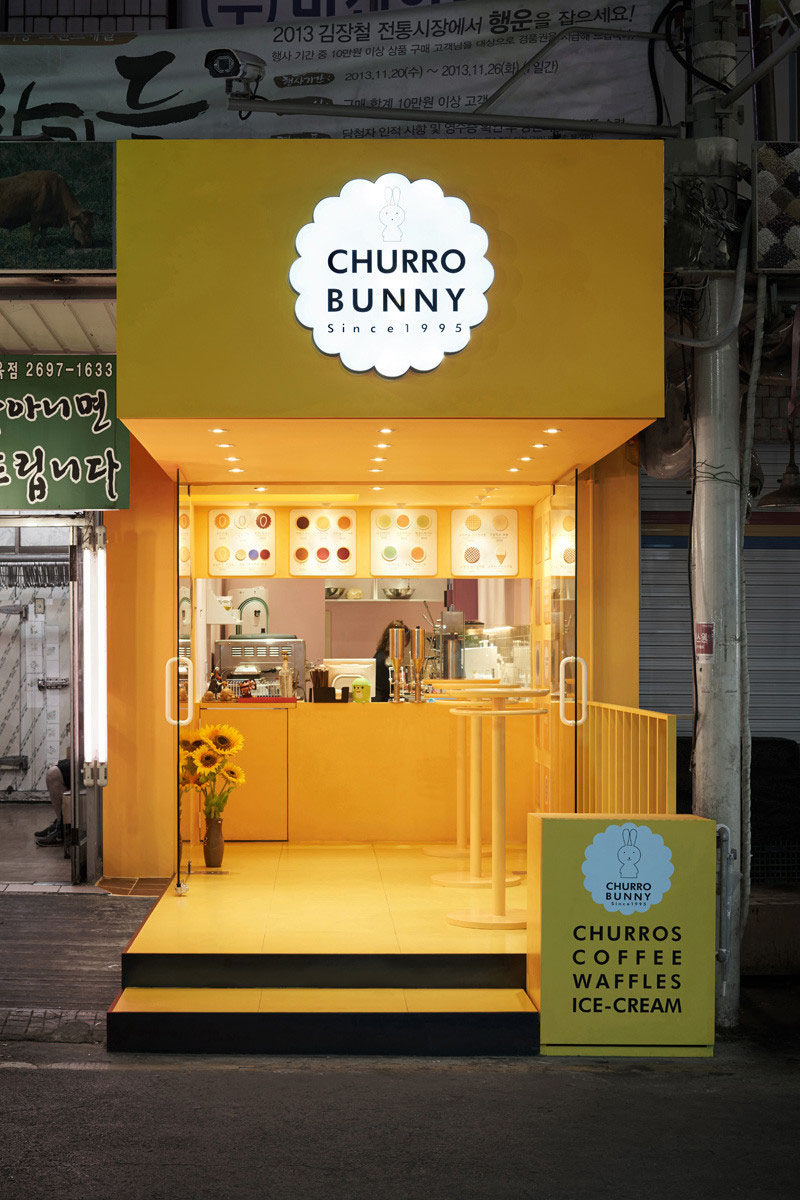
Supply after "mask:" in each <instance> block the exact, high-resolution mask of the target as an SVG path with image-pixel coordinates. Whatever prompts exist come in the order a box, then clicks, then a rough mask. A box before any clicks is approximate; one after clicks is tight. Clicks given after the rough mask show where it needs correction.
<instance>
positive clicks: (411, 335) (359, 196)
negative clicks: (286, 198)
mask: <svg viewBox="0 0 800 1200" xmlns="http://www.w3.org/2000/svg"><path fill="white" fill-rule="evenodd" d="M296 246H297V252H298V255H299V257H298V258H297V259H296V260H295V261H294V263H293V264H292V267H291V270H290V272H289V281H290V283H291V285H292V287H293V288H294V290H295V291H296V292H297V293H298V297H297V300H296V302H295V314H296V316H297V319H298V321H300V323H301V324H302V325H305V326H307V327H308V328H309V329H310V330H311V331H312V336H313V339H314V344H315V345H316V346H317V347H318V348H319V349H320V350H322V351H323V352H324V353H325V354H331V355H333V354H336V355H338V356H339V357H340V359H341V360H342V362H343V363H344V365H345V366H346V367H348V368H349V369H350V370H351V371H369V370H371V369H373V368H374V369H375V370H376V371H377V372H378V373H379V374H380V375H384V376H387V377H388V378H397V377H398V376H400V375H404V374H405V373H406V371H409V370H411V369H413V370H416V371H431V370H433V368H434V367H438V366H439V364H440V363H441V361H442V359H443V358H444V356H445V354H456V353H457V352H458V351H459V350H463V349H464V347H465V346H466V344H467V342H468V341H469V339H470V333H471V330H472V327H473V326H474V325H479V324H480V323H481V321H483V319H484V317H485V316H486V314H487V311H488V302H487V299H486V295H485V293H486V291H487V289H488V288H489V287H490V286H491V283H492V280H493V278H494V268H493V267H492V264H491V263H490V262H489V261H488V259H487V258H486V257H485V256H486V251H487V249H488V246H489V239H488V237H487V235H486V232H485V230H483V229H481V227H480V226H479V225H475V224H473V222H472V221H471V220H470V212H469V209H468V207H467V205H466V204H465V203H464V201H463V200H459V199H458V198H457V197H455V196H445V194H444V192H443V191H442V189H441V188H440V187H439V185H438V184H436V183H434V182H433V181H432V180H430V179H416V180H414V182H413V183H412V182H411V181H410V180H408V179H406V177H405V176H404V175H396V174H388V175H381V176H380V178H378V179H376V180H375V181H374V182H370V181H369V180H367V179H353V180H351V181H350V182H349V183H347V184H345V186H344V187H343V188H342V190H341V192H340V193H339V195H338V196H328V197H326V198H325V199H324V200H321V201H320V202H319V204H317V206H316V208H315V209H314V219H313V221H312V222H311V223H310V224H309V225H304V226H303V228H302V229H301V230H300V232H299V233H298V235H297V239H296Z"/></svg>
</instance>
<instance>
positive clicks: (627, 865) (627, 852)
mask: <svg viewBox="0 0 800 1200" xmlns="http://www.w3.org/2000/svg"><path fill="white" fill-rule="evenodd" d="M641 857H642V852H641V850H640V849H639V847H638V846H637V845H636V830H635V829H630V828H628V829H623V831H622V845H621V846H620V848H619V850H618V851H617V858H618V859H619V861H620V863H621V864H622V866H621V867H620V869H619V877H620V879H635V878H636V877H637V875H638V874H639V867H638V866H637V863H639V861H640V860H641Z"/></svg>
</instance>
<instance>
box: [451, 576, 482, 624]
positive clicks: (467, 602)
mask: <svg viewBox="0 0 800 1200" xmlns="http://www.w3.org/2000/svg"><path fill="white" fill-rule="evenodd" d="M453 604H454V606H455V610H456V612H463V614H464V620H465V621H477V620H478V581H477V579H455V580H454V581H453Z"/></svg>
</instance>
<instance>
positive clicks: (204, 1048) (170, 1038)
mask: <svg viewBox="0 0 800 1200" xmlns="http://www.w3.org/2000/svg"><path fill="white" fill-rule="evenodd" d="M107 1037H108V1049H109V1050H110V1051H112V1052H115V1051H116V1052H142V1053H148V1052H149V1053H173V1054H276V1055H277V1054H280V1055H283V1054H347V1055H353V1054H359V1055H365V1054H380V1055H384V1054H393V1055H394V1054H396V1055H426V1056H435V1057H441V1056H458V1055H532V1054H538V1053H539V1017H538V1014H537V1013H529V1012H528V1013H391V1014H387V1013H230V1012H222V1013H208V1012H203V1013H125V1012H122V1013H113V1012H112V1013H109V1014H108V1019H107Z"/></svg>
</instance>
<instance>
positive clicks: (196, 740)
mask: <svg viewBox="0 0 800 1200" xmlns="http://www.w3.org/2000/svg"><path fill="white" fill-rule="evenodd" d="M178 745H179V747H180V749H181V750H183V751H184V752H185V753H186V754H194V752H195V751H196V750H202V749H203V747H204V746H207V745H209V742H208V738H207V737H206V736H205V730H204V729H189V730H187V732H186V733H185V734H184V735H183V737H182V738H181V739H180V740H179V742H178Z"/></svg>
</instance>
